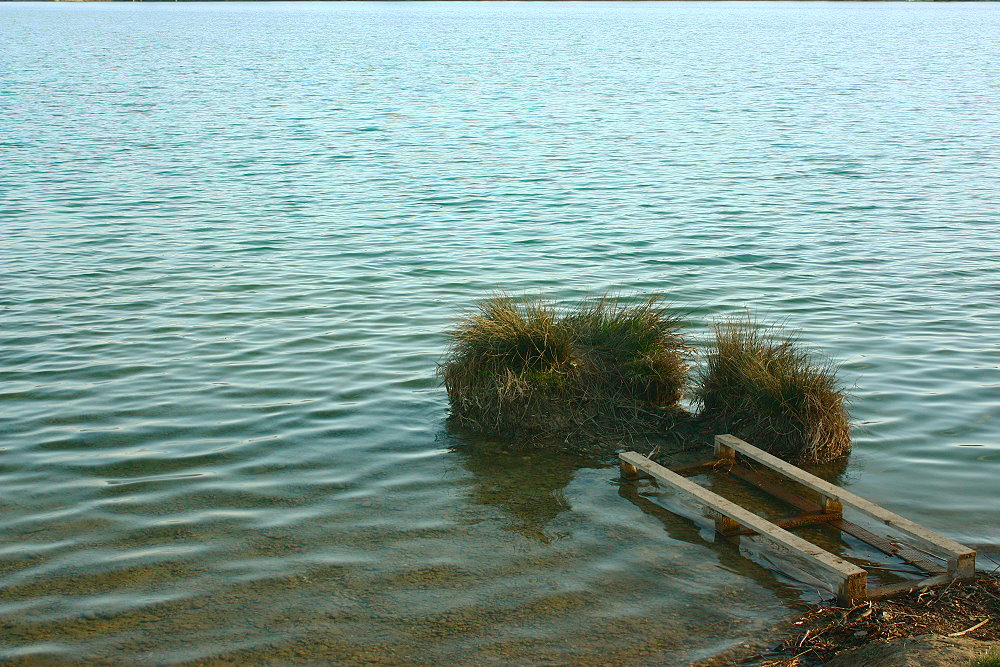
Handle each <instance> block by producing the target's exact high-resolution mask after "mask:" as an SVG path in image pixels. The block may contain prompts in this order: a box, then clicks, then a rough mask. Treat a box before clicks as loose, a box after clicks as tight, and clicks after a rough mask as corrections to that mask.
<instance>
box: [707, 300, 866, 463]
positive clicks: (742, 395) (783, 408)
mask: <svg viewBox="0 0 1000 667" xmlns="http://www.w3.org/2000/svg"><path fill="white" fill-rule="evenodd" d="M714 330H715V340H714V343H713V344H712V346H711V347H710V349H709V351H708V358H707V363H706V364H705V366H704V368H703V369H702V370H701V373H700V375H699V378H698V388H697V390H696V392H695V393H696V396H695V398H696V400H697V401H698V402H700V404H701V407H702V412H701V414H702V416H703V417H704V418H705V419H707V420H709V421H710V422H711V423H713V424H714V425H715V426H716V428H717V430H719V431H720V432H729V433H732V434H733V435H736V436H738V437H740V438H743V439H745V440H747V441H749V442H751V443H752V444H754V445H756V446H758V447H760V448H762V449H765V450H768V451H770V452H771V453H773V454H775V455H777V456H781V457H783V458H786V459H789V460H798V461H804V462H824V461H830V460H832V459H835V458H838V457H841V456H844V455H846V454H847V453H848V452H849V451H850V449H851V433H850V422H849V417H848V411H847V407H848V399H847V396H846V394H845V392H844V389H843V387H842V386H841V385H840V383H839V381H838V380H837V376H836V369H835V368H834V367H833V365H832V364H831V363H830V362H827V361H821V360H817V359H816V358H815V357H814V356H813V355H811V354H810V353H809V352H807V351H805V350H803V349H802V348H801V346H800V345H799V344H798V343H797V341H795V340H794V339H790V338H789V337H788V335H787V333H786V332H785V331H784V330H783V329H781V328H780V327H774V326H762V325H760V324H759V323H758V322H757V321H756V320H755V319H754V318H753V317H752V316H750V315H746V316H743V317H737V318H733V319H728V320H723V321H720V322H717V323H716V324H715V325H714Z"/></svg>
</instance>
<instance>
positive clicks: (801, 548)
mask: <svg viewBox="0 0 1000 667" xmlns="http://www.w3.org/2000/svg"><path fill="white" fill-rule="evenodd" d="M619 458H620V459H621V461H622V462H623V463H625V464H628V465H631V466H633V467H635V468H636V469H637V470H642V471H644V472H646V473H648V474H650V475H651V476H652V477H653V478H654V479H656V480H658V481H660V482H663V483H664V484H666V485H668V486H670V487H673V488H675V489H678V490H680V491H683V492H684V493H686V494H688V495H690V496H692V497H693V498H695V499H696V500H697V501H698V502H700V503H702V504H704V505H706V506H707V507H708V508H709V509H710V511H711V512H712V513H713V514H715V515H721V516H722V517H726V518H728V519H731V520H732V521H733V522H735V523H738V524H741V525H742V526H746V527H747V528H750V529H753V530H754V531H756V533H757V537H759V538H761V539H763V540H764V541H766V542H768V543H769V544H771V545H772V546H774V547H777V549H778V551H779V553H781V552H783V553H786V554H789V555H791V556H793V557H797V560H799V561H800V562H803V563H805V564H806V565H807V567H809V568H810V570H811V572H810V574H811V575H812V576H815V577H817V578H818V579H820V580H821V581H823V582H824V584H825V586H826V587H827V588H828V590H831V591H833V592H835V593H837V596H838V597H839V598H840V599H841V600H843V601H845V602H851V601H856V600H861V599H864V593H865V585H866V582H867V577H868V573H867V572H866V571H865V570H864V569H862V568H860V567H858V566H857V565H854V564H853V563H850V562H848V561H846V560H844V559H843V558H840V557H838V556H835V555H833V554H831V553H829V552H828V551H825V550H823V549H821V548H819V547H817V546H816V545H815V544H811V543H810V542H807V541H806V540H804V539H802V538H801V537H798V536H797V535H793V534H792V533H790V532H788V531H787V530H784V529H783V528H779V527H778V526H775V525H774V524H773V523H771V522H770V521H767V520H766V519H763V518H761V517H759V516H757V515H756V514H754V513H752V512H750V511H749V510H746V509H744V508H742V507H740V506H739V505H737V504H735V503H733V502H731V501H729V500H726V499H725V498H723V497H722V496H719V495H718V494H715V493H713V492H712V491H709V490H708V489H706V488H705V487H703V486H700V485H698V484H695V483H694V482H692V481H691V480H688V479H686V478H684V477H681V476H680V475H678V474H677V473H675V472H673V471H671V470H668V469H667V468H664V467H663V466H661V465H659V464H658V463H655V462H653V461H650V460H649V459H647V458H646V457H644V456H642V455H641V454H637V453H636V452H625V453H623V454H619ZM713 518H716V517H715V516H713Z"/></svg>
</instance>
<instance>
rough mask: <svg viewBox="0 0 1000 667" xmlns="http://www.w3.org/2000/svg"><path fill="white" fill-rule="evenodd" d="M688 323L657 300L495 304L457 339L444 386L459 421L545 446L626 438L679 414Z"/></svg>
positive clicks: (459, 329)
mask: <svg viewBox="0 0 1000 667" xmlns="http://www.w3.org/2000/svg"><path fill="white" fill-rule="evenodd" d="M681 329H682V321H681V318H680V316H679V315H678V314H677V313H675V312H674V311H672V310H671V309H669V308H668V307H666V306H665V305H664V304H663V303H662V301H661V299H659V298H658V297H654V298H651V299H646V300H644V301H640V302H635V301H634V300H623V299H615V298H610V297H604V298H600V299H592V300H588V301H586V302H584V303H583V304H581V305H580V306H579V307H578V308H576V309H571V310H565V311H561V310H559V309H558V308H557V307H556V306H555V305H554V304H552V303H551V302H548V301H545V300H543V299H540V298H535V299H528V300H518V299H515V298H513V297H511V296H508V295H503V294H501V295H497V296H494V297H493V298H490V299H487V300H485V301H483V302H481V303H479V304H478V306H477V308H476V310H474V311H473V312H471V313H469V314H467V315H466V316H465V317H464V318H463V319H462V320H461V321H460V322H459V323H458V325H457V326H456V327H455V328H454V329H452V330H451V331H450V332H449V335H450V337H451V342H452V345H451V349H450V351H449V353H448V357H447V359H446V360H445V363H444V364H443V366H442V376H443V378H444V384H445V387H446V388H447V390H448V397H449V398H450V399H451V405H452V414H453V417H455V418H456V419H458V420H459V421H460V422H462V423H464V424H466V425H468V426H471V427H473V428H476V429H479V430H483V431H487V432H493V433H499V434H503V435H508V436H513V437H520V438H527V439H529V440H532V441H538V440H539V439H551V438H561V439H563V440H566V439H567V438H574V439H578V438H583V439H584V440H592V439H594V438H610V439H616V438H622V437H627V436H628V435H629V434H631V433H635V432H637V431H647V430H654V431H655V430H656V429H657V428H662V422H663V421H664V420H669V419H670V418H671V416H673V415H674V414H675V413H676V412H677V410H678V408H677V402H678V401H679V400H680V398H681V396H682V394H683V387H684V384H685V382H686V381H687V370H688V357H689V348H688V347H687V346H686V345H685V343H684V340H683V338H682V337H681V335H680V332H681Z"/></svg>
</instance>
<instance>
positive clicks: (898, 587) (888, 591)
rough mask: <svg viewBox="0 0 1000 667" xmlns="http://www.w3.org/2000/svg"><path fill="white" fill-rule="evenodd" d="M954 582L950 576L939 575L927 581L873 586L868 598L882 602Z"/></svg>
mask: <svg viewBox="0 0 1000 667" xmlns="http://www.w3.org/2000/svg"><path fill="white" fill-rule="evenodd" d="M952 581H954V579H952V577H951V576H950V575H947V574H938V575H935V576H933V577H927V578H925V579H911V580H909V581H901V582H899V583H896V584H887V585H885V586H873V587H872V588H869V589H868V590H867V591H866V597H867V598H868V599H869V600H881V599H882V598H887V597H892V596H893V595H897V594H899V593H909V592H910V591H918V590H920V589H921V588H933V587H934V586H940V585H942V584H947V583H950V582H952Z"/></svg>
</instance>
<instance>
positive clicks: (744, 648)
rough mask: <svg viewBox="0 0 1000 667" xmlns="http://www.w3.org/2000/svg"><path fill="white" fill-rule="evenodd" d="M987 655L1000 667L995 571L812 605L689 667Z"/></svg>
mask: <svg viewBox="0 0 1000 667" xmlns="http://www.w3.org/2000/svg"><path fill="white" fill-rule="evenodd" d="M984 656H997V660H998V662H997V664H1000V576H997V575H995V574H992V573H991V574H985V575H980V576H979V577H977V578H976V579H974V580H972V581H967V582H952V584H949V585H948V586H945V587H941V588H936V589H935V588H930V589H923V590H920V591H913V592H911V593H905V594H901V595H897V596H894V597H891V598H886V599H884V600H879V601H877V602H872V603H865V604H861V605H857V606H855V607H852V608H843V607H837V606H834V605H832V604H830V605H815V606H813V607H811V608H810V609H809V610H807V611H806V612H805V613H803V614H800V615H798V616H797V617H793V618H790V619H788V620H786V621H782V622H780V623H777V624H775V625H774V626H772V627H771V628H770V629H769V630H768V631H767V632H765V633H763V635H762V637H761V638H760V639H759V640H753V641H750V642H742V643H741V644H739V645H738V646H735V647H733V648H731V649H728V650H726V651H723V652H722V653H719V654H717V655H715V656H713V657H712V658H709V659H708V660H705V661H702V662H696V663H694V664H693V665H692V667H730V666H735V665H740V666H743V667H821V666H823V665H830V667H850V665H858V664H865V665H869V666H870V667H897V666H900V665H911V664H912V665H918V664H919V665H926V666H927V667H934V666H936V665H941V666H942V667H943V666H945V665H955V666H956V667H961V666H962V665H966V664H969V663H970V662H971V661H973V660H976V659H981V658H983V657H984ZM990 664H992V663H990Z"/></svg>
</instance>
